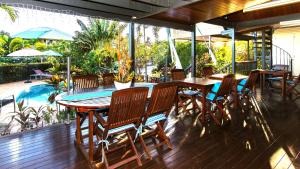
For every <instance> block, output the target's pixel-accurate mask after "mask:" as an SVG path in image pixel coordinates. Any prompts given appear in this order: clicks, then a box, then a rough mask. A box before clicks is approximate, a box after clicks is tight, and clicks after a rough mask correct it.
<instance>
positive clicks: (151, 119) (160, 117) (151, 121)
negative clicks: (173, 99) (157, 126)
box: [145, 113, 167, 126]
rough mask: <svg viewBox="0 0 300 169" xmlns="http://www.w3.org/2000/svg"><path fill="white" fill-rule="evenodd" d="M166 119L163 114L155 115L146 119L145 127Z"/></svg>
mask: <svg viewBox="0 0 300 169" xmlns="http://www.w3.org/2000/svg"><path fill="white" fill-rule="evenodd" d="M166 119H167V117H166V115H165V114H164V113H160V114H156V115H153V116H150V117H148V119H147V121H146V123H145V126H151V125H153V124H154V123H156V122H158V121H162V120H166Z"/></svg>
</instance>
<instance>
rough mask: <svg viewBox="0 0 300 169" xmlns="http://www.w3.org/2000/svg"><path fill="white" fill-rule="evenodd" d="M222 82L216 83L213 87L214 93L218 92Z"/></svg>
mask: <svg viewBox="0 0 300 169" xmlns="http://www.w3.org/2000/svg"><path fill="white" fill-rule="evenodd" d="M221 84H222V83H221V82H218V83H215V84H214V86H213V87H212V89H211V91H212V92H214V93H217V92H218V90H219V88H220V86H221Z"/></svg>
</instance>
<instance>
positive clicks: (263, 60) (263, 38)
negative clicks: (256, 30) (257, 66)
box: [261, 30, 266, 69]
mask: <svg viewBox="0 0 300 169" xmlns="http://www.w3.org/2000/svg"><path fill="white" fill-rule="evenodd" d="M261 41H262V43H261V65H262V69H266V44H265V43H266V36H265V31H264V30H263V31H262V32H261Z"/></svg>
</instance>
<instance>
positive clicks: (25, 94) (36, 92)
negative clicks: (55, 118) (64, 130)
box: [16, 84, 55, 107]
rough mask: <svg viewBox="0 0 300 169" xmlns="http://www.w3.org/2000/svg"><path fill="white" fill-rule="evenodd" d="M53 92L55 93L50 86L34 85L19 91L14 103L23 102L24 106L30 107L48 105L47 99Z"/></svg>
mask: <svg viewBox="0 0 300 169" xmlns="http://www.w3.org/2000/svg"><path fill="white" fill-rule="evenodd" d="M53 92H55V89H54V87H53V86H52V85H49V84H40V85H34V86H31V87H29V88H27V89H25V90H23V91H21V92H20V93H19V94H18V95H17V97H16V102H20V101H22V100H24V105H25V106H32V107H38V106H42V105H50V102H49V101H48V98H49V96H50V95H51V94H52V93H53Z"/></svg>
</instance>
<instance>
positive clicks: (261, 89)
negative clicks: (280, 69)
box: [259, 73, 264, 93]
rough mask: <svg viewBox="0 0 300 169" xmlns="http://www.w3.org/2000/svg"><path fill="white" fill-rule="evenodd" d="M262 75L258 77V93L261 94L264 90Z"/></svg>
mask: <svg viewBox="0 0 300 169" xmlns="http://www.w3.org/2000/svg"><path fill="white" fill-rule="evenodd" d="M262 81H263V74H262V73H261V74H260V75H259V88H260V91H261V93H263V92H264V89H263V82H262Z"/></svg>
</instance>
